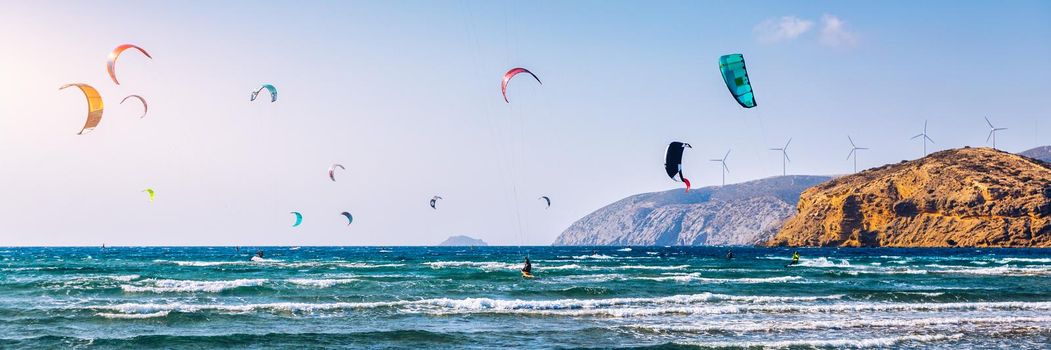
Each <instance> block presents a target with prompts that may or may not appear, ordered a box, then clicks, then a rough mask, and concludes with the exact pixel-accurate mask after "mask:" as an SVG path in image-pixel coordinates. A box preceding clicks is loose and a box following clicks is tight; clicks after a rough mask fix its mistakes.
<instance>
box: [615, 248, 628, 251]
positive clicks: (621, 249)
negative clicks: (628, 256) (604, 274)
mask: <svg viewBox="0 0 1051 350" xmlns="http://www.w3.org/2000/svg"><path fill="white" fill-rule="evenodd" d="M617 251H618V252H630V251H631V248H620V249H617Z"/></svg>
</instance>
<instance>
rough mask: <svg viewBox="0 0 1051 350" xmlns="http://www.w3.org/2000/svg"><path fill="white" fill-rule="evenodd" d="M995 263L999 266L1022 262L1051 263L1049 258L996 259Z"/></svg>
mask: <svg viewBox="0 0 1051 350" xmlns="http://www.w3.org/2000/svg"><path fill="white" fill-rule="evenodd" d="M996 262H997V263H1000V264H1010V263H1016V262H1022V263H1051V258H1003V259H996Z"/></svg>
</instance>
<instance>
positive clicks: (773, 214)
mask: <svg viewBox="0 0 1051 350" xmlns="http://www.w3.org/2000/svg"><path fill="white" fill-rule="evenodd" d="M828 179H829V177H827V176H781V177H774V178H768V179H763V180H756V181H751V182H745V183H740V184H733V185H726V186H713V187H704V188H699V189H694V190H691V191H690V192H689V193H687V192H685V191H683V190H682V189H674V190H670V191H664V192H654V193H643V194H638V195H634V196H630V197H627V198H624V199H622V200H619V201H617V202H615V203H613V204H610V205H607V206H605V207H603V208H601V209H599V210H597V211H595V212H593V213H591V214H588V215H587V216H585V217H584V218H582V219H580V220H578V221H577V222H575V223H573V224H572V225H570V226H569V228H568V229H566V230H565V231H564V232H562V234H561V235H560V236H559V237H558V239H557V240H556V241H555V242H554V244H555V245H755V244H761V243H763V242H766V241H767V240H768V239H770V237H772V236H773V235H774V233H776V232H777V229H778V228H779V227H780V226H781V223H782V222H784V220H785V219H786V218H788V217H789V216H791V215H792V214H794V213H795V204H796V201H797V200H798V199H799V193H800V192H802V191H803V190H804V189H806V188H808V187H811V186H814V185H816V184H818V183H821V182H824V181H827V180H828Z"/></svg>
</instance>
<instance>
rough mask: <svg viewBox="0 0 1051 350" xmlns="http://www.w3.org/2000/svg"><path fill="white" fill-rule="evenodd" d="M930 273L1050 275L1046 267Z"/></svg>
mask: <svg viewBox="0 0 1051 350" xmlns="http://www.w3.org/2000/svg"><path fill="white" fill-rule="evenodd" d="M929 271H930V272H931V273H945V274H963V275H987V276H1046V275H1051V266H1048V267H1012V266H998V267H977V268H966V267H960V268H947V269H943V270H929Z"/></svg>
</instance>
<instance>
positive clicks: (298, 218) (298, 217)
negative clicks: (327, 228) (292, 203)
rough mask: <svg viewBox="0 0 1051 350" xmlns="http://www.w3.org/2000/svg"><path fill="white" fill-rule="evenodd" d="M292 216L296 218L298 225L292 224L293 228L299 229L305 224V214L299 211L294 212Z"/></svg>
mask: <svg viewBox="0 0 1051 350" xmlns="http://www.w3.org/2000/svg"><path fill="white" fill-rule="evenodd" d="M292 215H295V216H296V223H294V224H292V227H297V226H299V224H302V223H303V214H300V213H299V212H298V211H293V212H292Z"/></svg>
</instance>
